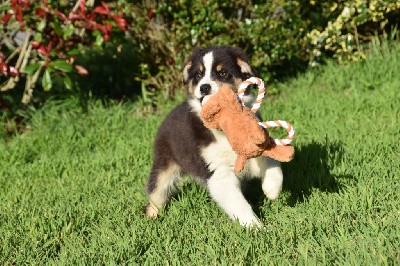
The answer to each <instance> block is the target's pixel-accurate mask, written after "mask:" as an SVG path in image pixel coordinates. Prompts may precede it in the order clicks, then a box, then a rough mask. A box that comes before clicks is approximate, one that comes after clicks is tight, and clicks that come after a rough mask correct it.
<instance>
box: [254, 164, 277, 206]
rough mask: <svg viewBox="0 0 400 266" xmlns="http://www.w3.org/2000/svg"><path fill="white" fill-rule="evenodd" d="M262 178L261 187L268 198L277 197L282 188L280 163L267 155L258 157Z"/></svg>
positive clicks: (273, 198)
mask: <svg viewBox="0 0 400 266" xmlns="http://www.w3.org/2000/svg"><path fill="white" fill-rule="evenodd" d="M257 159H258V161H259V165H260V172H261V178H262V189H263V191H264V194H265V195H266V196H267V198H268V199H270V200H275V199H277V198H278V196H279V194H280V193H281V190H282V183H283V174H282V168H281V163H280V162H278V161H276V160H274V159H271V158H269V157H258V158H257Z"/></svg>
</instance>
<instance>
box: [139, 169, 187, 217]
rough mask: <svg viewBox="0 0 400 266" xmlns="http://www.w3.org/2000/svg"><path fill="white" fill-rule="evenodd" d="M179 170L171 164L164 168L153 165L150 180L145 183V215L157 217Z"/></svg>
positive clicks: (168, 196) (172, 188)
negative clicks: (146, 201) (146, 198)
mask: <svg viewBox="0 0 400 266" xmlns="http://www.w3.org/2000/svg"><path fill="white" fill-rule="evenodd" d="M179 170H180V168H179V167H178V165H176V164H175V163H173V162H170V163H168V164H166V165H164V166H160V165H156V164H153V169H152V170H151V173H150V178H149V181H148V183H147V194H148V197H149V202H148V203H147V207H146V215H147V216H149V217H157V215H158V210H159V209H160V208H163V207H164V206H165V205H166V204H167V202H168V200H169V199H170V197H171V194H172V192H173V190H174V187H175V182H176V181H177V179H179V177H180V173H179Z"/></svg>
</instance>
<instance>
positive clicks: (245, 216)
mask: <svg viewBox="0 0 400 266" xmlns="http://www.w3.org/2000/svg"><path fill="white" fill-rule="evenodd" d="M207 187H208V190H209V191H210V195H211V197H212V198H213V199H214V200H215V201H216V202H217V203H218V205H219V206H220V207H221V208H222V209H223V210H224V211H225V212H226V213H227V214H228V216H229V217H230V218H231V219H232V220H235V219H238V220H239V222H240V224H241V225H243V226H249V227H250V226H260V225H261V224H260V222H259V221H258V219H257V217H256V215H255V214H254V212H253V210H252V208H251V206H250V204H249V203H248V202H247V200H246V199H245V197H244V196H243V193H242V190H241V188H240V182H239V180H238V178H237V176H236V175H235V174H234V173H233V172H232V171H231V170H230V169H229V168H227V167H222V166H221V167H219V168H217V169H216V170H215V171H214V174H213V175H212V176H211V178H210V179H209V180H208V181H207Z"/></svg>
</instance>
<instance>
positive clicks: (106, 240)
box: [0, 46, 400, 265]
mask: <svg viewBox="0 0 400 266" xmlns="http://www.w3.org/2000/svg"><path fill="white" fill-rule="evenodd" d="M399 73H400V46H397V47H395V48H392V49H388V48H385V47H383V49H378V48H375V49H374V50H373V51H372V52H371V54H370V56H369V58H368V61H366V62H364V63H353V64H349V65H347V66H337V65H334V64H328V65H327V66H325V67H323V68H321V69H319V70H315V71H310V72H307V73H306V74H304V75H302V76H300V77H298V78H297V79H294V80H292V81H289V82H287V83H284V84H280V85H278V87H277V89H278V90H279V91H281V93H280V94H279V95H278V96H276V97H274V98H273V100H271V99H268V100H267V101H266V102H265V103H264V104H263V111H262V113H263V114H264V117H265V118H266V119H268V120H270V119H277V118H278V119H284V120H287V121H290V122H291V123H292V124H293V125H294V126H295V128H296V132H297V135H296V136H297V138H296V140H295V142H294V145H295V147H296V157H295V159H294V160H293V161H292V162H290V163H287V164H284V174H285V181H284V187H283V192H282V194H281V197H280V198H279V199H278V200H276V201H274V202H270V201H268V200H267V199H265V197H263V195H262V192H261V189H260V183H259V182H251V183H250V184H249V185H248V186H247V187H246V189H245V190H246V192H247V196H248V197H249V199H250V200H251V202H252V203H253V204H254V207H255V210H256V211H257V213H258V214H259V216H260V218H261V220H262V221H263V222H264V224H265V230H261V231H251V230H246V229H243V228H241V227H240V226H239V225H238V224H237V223H234V222H232V221H230V220H229V219H228V218H227V216H226V215H225V214H224V213H223V212H222V211H221V210H220V209H219V208H218V206H217V205H216V204H215V203H214V202H212V201H211V200H210V198H209V197H208V194H207V192H206V190H205V189H204V188H201V187H199V186H198V185H196V184H193V183H191V182H184V183H183V184H182V185H181V189H180V193H179V194H178V195H177V196H176V197H175V198H174V199H173V200H172V202H171V204H170V205H169V207H168V209H167V210H166V211H163V212H162V213H161V216H160V219H158V220H151V219H147V218H146V217H145V216H144V206H145V203H146V195H145V190H144V185H145V182H146V178H147V175H148V173H149V170H150V166H151V151H152V141H153V138H154V135H155V133H156V130H157V127H158V125H159V124H160V123H161V121H162V119H163V117H164V116H165V115H166V113H167V111H168V110H170V109H171V108H172V107H173V105H174V104H176V103H170V104H168V105H166V106H162V107H161V108H160V110H159V111H157V112H156V113H146V114H142V113H141V112H140V106H139V105H134V104H124V105H114V106H111V107H108V108H105V107H103V106H102V105H100V104H97V103H95V102H94V103H91V105H90V106H89V110H88V113H87V114H82V113H81V112H80V109H79V108H78V104H77V103H75V102H74V101H72V100H71V101H68V102H50V103H48V104H47V105H45V106H44V108H43V109H41V110H39V111H37V112H36V113H35V114H34V115H33V117H32V119H31V121H30V125H31V127H32V130H31V131H29V132H26V133H24V134H22V135H19V136H16V137H13V138H6V137H4V140H3V141H1V142H0V264H1V265H10V264H13V263H15V264H17V265H21V264H36V265H43V264H61V265H71V264H103V263H104V264H124V263H127V264H148V265H156V264H158V265H165V264H182V265H187V264H197V265H209V264H239V265H240V264H246V265H256V264H264V265H265V264H268V265H269V264H274V265H281V264H307V265H309V264H311V265H313V264H340V265H343V264H351V265H365V264H367V265H377V264H380V265H382V264H383V265H385V264H391V265H393V264H400V251H399V247H400V225H399V224H400V207H399V206H400V204H399V203H400V185H399V184H400V159H399V155H400V147H399V138H400V133H399V132H400V130H399V121H400V96H399V90H400V75H399ZM2 136H4V134H3V135H2Z"/></svg>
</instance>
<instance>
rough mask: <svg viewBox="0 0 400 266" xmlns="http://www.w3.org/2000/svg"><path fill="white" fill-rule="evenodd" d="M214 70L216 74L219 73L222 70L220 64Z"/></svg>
mask: <svg viewBox="0 0 400 266" xmlns="http://www.w3.org/2000/svg"><path fill="white" fill-rule="evenodd" d="M215 69H216V70H217V72H220V71H221V70H222V64H219V65H217V67H216V68H215Z"/></svg>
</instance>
